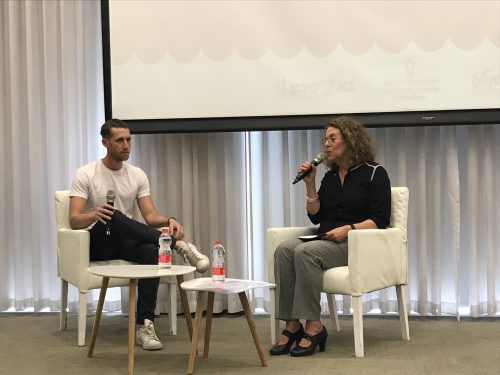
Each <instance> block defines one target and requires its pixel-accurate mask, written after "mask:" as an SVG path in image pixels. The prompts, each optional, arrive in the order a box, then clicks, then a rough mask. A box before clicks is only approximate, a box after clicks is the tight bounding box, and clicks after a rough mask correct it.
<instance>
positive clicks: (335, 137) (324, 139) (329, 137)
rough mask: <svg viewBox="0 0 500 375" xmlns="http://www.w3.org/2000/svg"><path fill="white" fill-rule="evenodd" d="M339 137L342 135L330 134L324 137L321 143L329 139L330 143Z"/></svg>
mask: <svg viewBox="0 0 500 375" xmlns="http://www.w3.org/2000/svg"><path fill="white" fill-rule="evenodd" d="M340 138H342V137H341V136H339V135H333V134H330V135H329V136H328V137H325V138H323V139H322V140H321V144H322V145H324V144H325V143H326V141H329V142H330V143H334V142H335V141H336V140H337V139H340Z"/></svg>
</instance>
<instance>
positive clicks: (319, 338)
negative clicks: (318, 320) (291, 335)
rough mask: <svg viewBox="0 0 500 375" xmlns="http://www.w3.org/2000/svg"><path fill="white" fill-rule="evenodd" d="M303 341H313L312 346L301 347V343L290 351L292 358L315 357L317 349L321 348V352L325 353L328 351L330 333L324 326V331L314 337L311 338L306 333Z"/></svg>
mask: <svg viewBox="0 0 500 375" xmlns="http://www.w3.org/2000/svg"><path fill="white" fill-rule="evenodd" d="M302 338H303V339H306V340H309V341H311V345H309V346H307V347H304V346H300V344H299V343H297V345H296V346H295V348H293V349H292V350H290V355H291V356H292V357H304V356H306V355H313V354H314V352H315V351H316V347H317V346H319V351H320V352H324V351H325V349H326V339H327V338H328V331H327V330H326V327H325V326H323V330H322V331H321V332H320V333H318V334H316V335H314V336H311V335H310V334H308V333H306V332H304V336H302Z"/></svg>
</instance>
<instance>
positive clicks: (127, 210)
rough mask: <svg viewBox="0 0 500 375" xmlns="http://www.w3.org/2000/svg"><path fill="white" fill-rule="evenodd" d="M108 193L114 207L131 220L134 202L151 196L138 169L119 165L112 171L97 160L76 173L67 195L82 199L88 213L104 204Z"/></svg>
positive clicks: (141, 172) (143, 174)
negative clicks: (110, 192)
mask: <svg viewBox="0 0 500 375" xmlns="http://www.w3.org/2000/svg"><path fill="white" fill-rule="evenodd" d="M108 190H113V192H114V194H115V197H116V198H115V204H114V207H115V208H117V209H118V210H120V211H121V212H122V213H123V214H125V215H126V216H128V217H132V212H133V207H134V201H135V200H136V199H138V198H142V197H146V196H148V195H151V190H150V188H149V180H148V177H147V176H146V173H144V171H143V170H142V169H140V168H138V167H134V166H133V165H130V164H126V163H123V167H122V168H121V169H119V170H117V171H114V170H112V169H109V168H107V167H106V166H105V165H104V164H103V162H102V161H101V160H98V161H95V162H93V163H89V164H87V165H84V166H83V167H81V168H79V169H78V170H77V171H76V174H75V177H74V178H73V183H72V184H71V191H70V193H69V195H70V197H81V198H84V199H86V200H87V206H86V207H85V213H89V212H92V211H94V210H96V209H97V207H99V206H102V205H103V204H104V203H106V194H107V192H108ZM92 226H93V224H92V225H91V227H92Z"/></svg>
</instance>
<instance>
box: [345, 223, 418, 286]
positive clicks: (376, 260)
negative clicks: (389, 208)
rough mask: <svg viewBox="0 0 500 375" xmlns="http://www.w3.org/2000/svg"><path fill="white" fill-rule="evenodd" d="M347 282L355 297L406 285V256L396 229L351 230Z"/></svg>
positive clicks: (405, 249)
mask: <svg viewBox="0 0 500 375" xmlns="http://www.w3.org/2000/svg"><path fill="white" fill-rule="evenodd" d="M348 240H349V260H348V267H349V282H350V285H351V288H352V291H353V294H354V295H361V294H363V293H367V292H371V291H374V290H379V289H383V288H387V287H389V286H393V285H402V284H407V283H408V272H407V269H408V254H407V247H406V242H405V241H404V240H403V232H402V231H401V230H400V229H398V228H388V229H362V230H351V231H349V233H348Z"/></svg>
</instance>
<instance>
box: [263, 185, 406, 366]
mask: <svg viewBox="0 0 500 375" xmlns="http://www.w3.org/2000/svg"><path fill="white" fill-rule="evenodd" d="M408 198H409V192H408V188H406V187H393V188H392V189H391V199H392V206H391V223H390V225H389V227H388V228H387V229H365V230H353V231H350V232H349V234H348V241H349V256H348V265H347V266H345V267H336V268H331V269H328V270H326V271H324V273H323V292H325V293H327V298H328V306H329V309H330V317H331V320H332V324H333V326H334V328H336V329H337V330H340V327H339V322H338V317H337V307H336V303H335V294H343V295H349V296H351V297H352V309H353V323H354V347H355V354H356V357H363V356H364V346H363V313H362V297H363V294H364V293H369V292H373V291H376V290H380V289H384V288H388V287H390V286H395V287H396V292H397V299H398V308H399V318H400V323H401V335H402V339H403V340H409V339H410V333H409V328H408V310H407V305H406V287H407V284H408V247H407V222H408ZM315 231H316V229H315V228H311V227H305V228H302V227H293V228H269V229H268V230H267V265H268V280H269V282H270V283H274V282H275V280H274V251H275V249H276V247H277V246H278V244H279V243H281V242H282V241H285V240H287V239H289V238H293V237H297V236H301V235H307V234H313V233H315ZM270 298H271V342H272V343H273V344H275V343H276V342H277V338H278V337H277V335H278V334H279V320H277V319H276V318H275V316H276V315H275V289H271V295H270Z"/></svg>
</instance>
